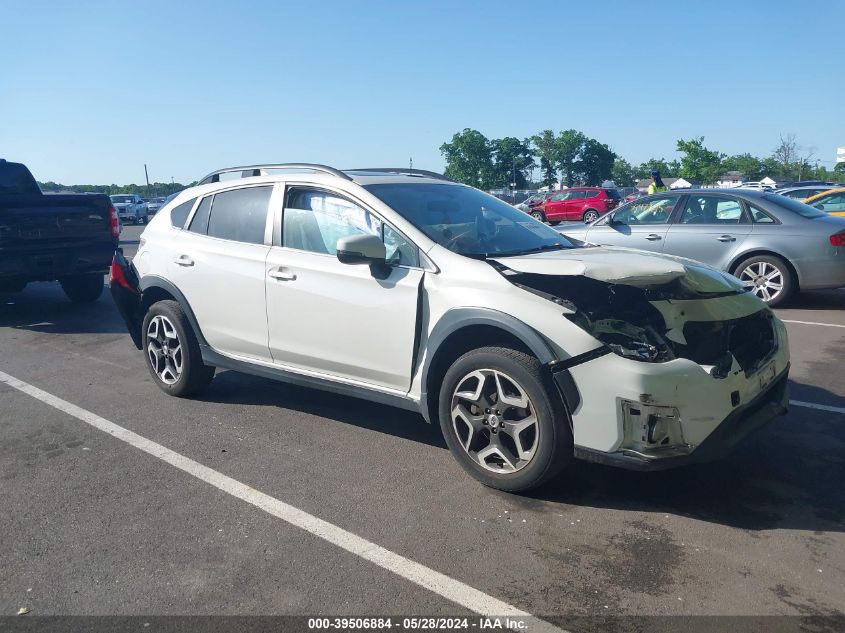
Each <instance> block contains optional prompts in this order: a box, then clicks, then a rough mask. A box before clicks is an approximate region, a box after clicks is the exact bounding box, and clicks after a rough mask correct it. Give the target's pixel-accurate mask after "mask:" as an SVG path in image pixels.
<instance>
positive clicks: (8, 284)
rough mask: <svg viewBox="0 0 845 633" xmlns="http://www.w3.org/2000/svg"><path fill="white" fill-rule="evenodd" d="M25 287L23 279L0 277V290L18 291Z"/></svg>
mask: <svg viewBox="0 0 845 633" xmlns="http://www.w3.org/2000/svg"><path fill="white" fill-rule="evenodd" d="M24 288H26V282H25V281H24V280H23V279H0V292H4V293H5V292H20V291H21V290H23V289H24Z"/></svg>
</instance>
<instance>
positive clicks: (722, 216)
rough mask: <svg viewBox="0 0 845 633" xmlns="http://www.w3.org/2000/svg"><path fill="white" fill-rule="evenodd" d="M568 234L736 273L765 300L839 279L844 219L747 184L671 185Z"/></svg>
mask: <svg viewBox="0 0 845 633" xmlns="http://www.w3.org/2000/svg"><path fill="white" fill-rule="evenodd" d="M557 228H558V230H559V231H560V232H561V233H563V234H565V235H567V236H568V237H573V238H575V239H578V240H581V241H584V242H591V243H593V244H600V245H602V246H627V247H630V248H637V249H641V250H647V251H654V252H658V253H666V254H668V255H678V256H680V257H688V258H690V259H696V260H699V261H702V262H704V263H706V264H710V265H711V266H714V267H716V268H719V269H721V270H726V271H728V272H730V273H732V274H734V275H736V276H737V277H739V278H740V279H741V280H742V281H743V282H744V283H745V284H746V285H747V286H748V287H749V288H751V290H752V291H753V292H754V293H755V294H756V295H757V296H758V297H760V298H761V299H762V300H763V301H765V302H766V303H768V304H769V305H770V306H776V305H780V304H782V303H784V302H785V301H787V300H788V299H789V297H790V296H791V295H792V294H793V293H795V292H798V291H799V290H814V289H821V288H840V287H843V286H845V218H841V217H834V216H830V215H827V214H826V213H824V212H822V211H819V210H818V209H815V208H813V207H810V206H808V205H806V204H803V203H801V202H798V201H797V200H793V199H791V198H787V197H785V196H779V195H777V194H774V193H768V192H765V191H755V190H751V189H723V190H709V189H696V190H686V191H671V192H665V193H660V194H657V195H653V196H647V197H645V198H640V199H639V200H636V201H633V202H630V203H628V204H626V205H623V206H621V207H619V208H618V209H616V210H615V211H612V212H611V213H608V214H606V215H604V216H602V217H601V218H599V219H598V220H596V221H595V222H593V223H592V224H589V225H586V226H584V225H571V226H560V227H557Z"/></svg>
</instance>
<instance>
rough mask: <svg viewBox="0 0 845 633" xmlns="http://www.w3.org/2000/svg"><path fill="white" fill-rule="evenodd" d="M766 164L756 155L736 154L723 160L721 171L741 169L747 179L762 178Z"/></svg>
mask: <svg viewBox="0 0 845 633" xmlns="http://www.w3.org/2000/svg"><path fill="white" fill-rule="evenodd" d="M764 170H765V166H764V165H763V161H761V160H760V159H759V158H757V157H756V156H752V155H751V154H748V153H745V154H736V155H735V156H728V157H727V158H724V159H723V160H722V166H721V171H722V172H727V171H741V172H742V174H743V176H745V180H760V179H761V178H762V177H763V175H764V173H765V171H764Z"/></svg>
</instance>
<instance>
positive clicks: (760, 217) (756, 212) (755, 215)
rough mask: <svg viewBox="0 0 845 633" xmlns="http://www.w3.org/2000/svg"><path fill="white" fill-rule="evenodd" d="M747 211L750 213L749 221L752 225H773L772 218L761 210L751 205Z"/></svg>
mask: <svg viewBox="0 0 845 633" xmlns="http://www.w3.org/2000/svg"><path fill="white" fill-rule="evenodd" d="M748 209H749V211H751V220H752V221H753V222H754V224H775V220H774V218H773V217H772V216H770V215H769V214H768V213H766V212H765V211H763V210H762V209H758V208H757V207H755V206H754V205H753V204H749V205H748Z"/></svg>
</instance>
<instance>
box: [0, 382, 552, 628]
mask: <svg viewBox="0 0 845 633" xmlns="http://www.w3.org/2000/svg"><path fill="white" fill-rule="evenodd" d="M0 383H5V384H6V385H8V386H10V387H13V388H14V389H17V390H18V391H21V392H23V393H25V394H27V395H29V396H32V397H33V398H35V399H36V400H40V401H41V402H43V403H45V404H48V405H50V406H51V407H53V408H55V409H58V410H59V411H62V412H64V413H67V414H68V415H71V416H73V417H75V418H76V419H78V420H81V421H82V422H85V423H86V424H90V425H91V426H93V427H94V428H96V429H99V430H100V431H103V432H104V433H108V434H109V435H111V436H112V437H114V438H116V439H118V440H120V441H122V442H126V443H127V444H129V445H130V446H134V447H135V448H137V449H139V450H142V451H144V452H145V453H148V454H150V455H152V456H153V457H156V458H158V459H160V460H161V461H163V462H166V463H168V464H170V465H171V466H173V467H175V468H178V469H179V470H181V471H183V472H185V473H188V474H189V475H192V476H193V477H196V478H197V479H199V480H200V481H204V482H205V483H207V484H211V485H212V486H214V487H215V488H219V489H220V490H222V491H223V492H225V493H228V494H230V495H232V496H233V497H236V498H238V499H240V500H241V501H246V502H247V503H249V504H252V505H254V506H255V507H257V508H259V509H261V510H264V512H267V513H268V514H271V515H273V516H275V517H277V518H279V519H282V520H283V521H286V522H287V523H290V524H291V525H294V526H296V527H298V528H301V529H303V530H305V531H306V532H309V533H311V534H313V535H314V536H317V537H319V538H321V539H323V540H325V541H328V542H329V543H331V544H332V545H336V546H337V547H340V548H341V549H345V550H346V551H347V552H350V553H352V554H355V555H356V556H360V557H361V558H363V559H365V560H368V561H370V562H371V563H374V564H376V565H378V566H379V567H381V568H382V569H386V570H387V571H390V572H392V573H394V574H396V575H397V576H401V577H402V578H404V579H406V580H409V581H411V582H412V583H414V584H416V585H419V586H420V587H423V588H425V589H428V590H429V591H432V592H434V593H436V594H438V595H440V596H442V597H444V598H446V599H447V600H451V601H452V602H454V603H455V604H459V605H461V606H462V607H465V608H467V609H469V610H471V611H473V612H475V613H478V614H480V615H485V616H499V617H505V616H512V617H519V618H522V619H525V618H530V620H531V626H530V629H529V630H531V631H539V630H547V631H560V629H558V628H557V627H554V626H553V625H551V624H549V623H548V622H545V621H543V620H539V619H537V618H534V617H533V616H531V615H530V614H528V613H526V612H525V611H520V610H519V609H517V608H516V607H514V606H512V605H510V604H508V603H506V602H502V601H501V600H498V599H496V598H494V597H492V596H489V595H487V594H486V593H483V592H481V591H479V590H478V589H474V588H473V587H470V586H469V585H467V584H465V583H462V582H460V581H459V580H455V579H454V578H450V577H449V576H446V575H445V574H441V573H440V572H438V571H435V570H433V569H431V568H430V567H426V566H425V565H422V564H420V563H417V562H415V561H412V560H410V559H408V558H405V557H404V556H400V555H399V554H396V553H394V552H392V551H390V550H388V549H385V548H384V547H381V546H379V545H376V544H375V543H371V542H370V541H368V540H366V539H363V538H361V537H360V536H357V535H355V534H353V533H352V532H348V531H346V530H344V529H343V528H341V527H338V526H336V525H334V524H333V523H329V522H328V521H324V520H322V519H320V518H317V517H315V516H313V515H311V514H308V513H307V512H305V511H304V510H300V509H299V508H295V507H294V506H292V505H289V504H287V503H285V502H283V501H279V500H278V499H276V498H274V497H271V496H270V495H267V494H264V493H263V492H260V491H258V490H255V489H254V488H251V487H250V486H248V485H246V484H244V483H241V482H239V481H237V480H236V479H232V478H231V477H227V476H226V475H224V474H222V473H220V472H217V471H216V470H213V469H211V468H209V467H208V466H203V465H202V464H200V463H199V462H195V461H194V460H192V459H190V458H188V457H185V456H184V455H181V454H179V453H177V452H175V451H172V450H170V449H169V448H167V447H165V446H162V445H161V444H157V443H156V442H153V441H152V440H148V439H147V438H145V437H142V436H141V435H138V434H137V433H133V432H132V431H130V430H128V429H125V428H123V427H122V426H119V425H117V424H115V423H114V422H110V421H109V420H106V419H105V418H102V417H100V416H98V415H97V414H95V413H92V412H91V411H87V410H86V409H83V408H81V407H78V406H76V405H75V404H72V403H70V402H67V401H66V400H62V399H61V398H59V397H57V396H54V395H52V394H50V393H47V392H46V391H42V390H41V389H39V388H38V387H34V386H33V385H30V384H29V383H26V382H24V381H22V380H18V379H17V378H15V377H14V376H10V375H9V374H7V373H5V372H2V371H0ZM388 606H389V605H386V607H388ZM387 610H388V611H389V608H388V609H387Z"/></svg>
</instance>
